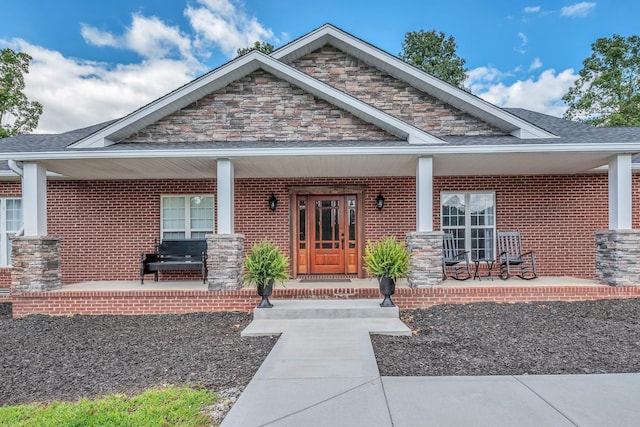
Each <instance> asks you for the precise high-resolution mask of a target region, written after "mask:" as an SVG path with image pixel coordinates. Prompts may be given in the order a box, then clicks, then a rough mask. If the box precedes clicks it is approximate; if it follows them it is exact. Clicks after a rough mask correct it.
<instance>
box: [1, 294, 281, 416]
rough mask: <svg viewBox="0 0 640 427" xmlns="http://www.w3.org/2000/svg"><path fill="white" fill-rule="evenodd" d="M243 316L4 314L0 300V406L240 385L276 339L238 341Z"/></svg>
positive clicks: (246, 319)
mask: <svg viewBox="0 0 640 427" xmlns="http://www.w3.org/2000/svg"><path fill="white" fill-rule="evenodd" d="M251 319H252V317H251V315H250V314H247V313H197V314H185V315H154V316H73V317H48V316H42V315H32V316H27V317H24V318H22V319H16V320H13V319H11V318H10V304H6V303H5V304H0V369H1V370H2V371H1V372H0V406H4V405H12V404H19V403H30V402H46V401H51V400H64V401H67V400H69V401H72V400H77V399H79V398H81V397H88V398H93V397H99V396H103V395H105V394H109V393H115V392H123V393H129V394H136V393H139V392H141V391H143V390H145V389H147V388H149V387H152V386H154V385H165V384H175V385H182V384H194V385H201V386H203V387H206V388H209V389H212V390H222V389H228V388H234V387H244V386H245V385H246V384H248V383H249V381H250V380H251V378H252V377H253V375H254V374H255V372H256V371H257V370H258V368H259V367H260V364H261V363H262V361H263V360H264V359H265V357H266V356H267V354H269V352H270V351H271V348H272V347H273V345H274V344H275V342H276V340H277V338H275V337H258V338H241V337H240V332H241V331H242V329H243V328H244V327H245V326H246V325H248V324H249V322H250V321H251Z"/></svg>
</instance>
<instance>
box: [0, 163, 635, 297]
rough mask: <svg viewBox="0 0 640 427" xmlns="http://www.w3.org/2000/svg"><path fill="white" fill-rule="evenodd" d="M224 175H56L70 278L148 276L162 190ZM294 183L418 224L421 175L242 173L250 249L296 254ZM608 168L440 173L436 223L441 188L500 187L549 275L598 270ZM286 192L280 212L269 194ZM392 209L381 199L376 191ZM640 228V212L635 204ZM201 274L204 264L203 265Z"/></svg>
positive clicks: (242, 219)
mask: <svg viewBox="0 0 640 427" xmlns="http://www.w3.org/2000/svg"><path fill="white" fill-rule="evenodd" d="M633 180H634V186H633V189H634V191H633V205H634V206H639V203H640V190H639V189H640V175H639V174H634V177H633ZM215 184H216V183H215V180H184V181H179V180H174V181H161V180H132V181H129V180H122V181H66V180H51V181H49V184H48V191H49V192H48V215H49V224H48V228H49V234H50V235H53V236H59V237H61V257H62V266H61V268H62V283H63V284H72V283H78V282H82V281H90V280H135V279H138V278H139V262H140V254H141V253H142V252H146V251H152V250H153V243H154V239H156V238H159V237H160V196H161V195H167V194H215V190H216V185H215ZM291 185H318V186H326V185H333V186H340V185H360V186H365V187H366V188H367V190H366V192H365V195H364V197H365V200H364V206H365V239H370V240H378V239H380V238H381V237H384V236H388V235H395V236H397V237H398V238H399V239H402V240H404V239H405V236H406V233H407V232H410V231H415V221H416V219H415V179H414V178H413V177H394V178H351V179H348V178H335V179H334V178H318V179H307V178H304V179H302V178H301V179H293V178H292V179H238V180H237V181H236V187H235V211H236V219H235V231H236V232H238V233H243V234H245V237H246V240H245V250H248V249H250V247H251V245H252V244H254V243H256V242H257V241H259V240H261V239H263V238H268V239H271V240H273V241H274V242H276V243H277V244H278V245H279V246H280V247H281V248H282V250H283V251H284V252H285V253H286V254H287V255H290V247H291V242H290V240H289V239H290V238H289V224H290V220H289V212H290V206H289V192H288V190H287V187H288V186H291ZM19 188H20V185H19V184H15V183H9V184H8V183H2V185H0V190H2V193H1V194H0V196H1V197H6V196H18V195H19V192H18V193H16V189H17V190H19ZM607 188H608V186H607V176H606V174H594V175H582V176H573V175H571V176H541V177H529V176H521V177H519V176H510V177H436V178H435V179H434V206H436V208H435V209H434V226H435V228H436V229H439V224H440V210H439V208H438V206H439V204H440V192H442V191H487V190H493V191H495V192H496V221H497V228H498V229H499V230H500V229H501V230H516V229H517V230H520V231H521V232H522V237H523V245H524V246H525V248H531V249H535V251H536V259H537V264H538V272H539V274H540V275H543V276H573V277H581V278H589V279H593V278H594V277H595V237H594V234H593V233H594V231H595V230H599V229H607V227H608V214H607ZM272 192H273V193H274V194H275V195H276V197H277V198H278V208H277V210H276V211H275V212H271V211H270V210H268V208H267V200H268V198H269V196H270V195H271V193H272ZM378 192H381V193H382V194H383V195H384V196H385V199H386V201H385V208H384V209H383V210H381V211H380V210H378V209H376V208H375V196H376V195H377V194H378ZM633 226H634V228H640V212H638V210H635V211H634V215H633ZM194 274H195V273H194ZM9 276H10V270H9V269H7V268H2V269H0V286H4V287H9V283H10V277H9ZM196 276H197V274H195V275H192V274H191V272H184V273H173V272H161V275H160V277H161V280H174V279H175V280H177V279H182V278H187V279H194V280H195V279H197V277H196Z"/></svg>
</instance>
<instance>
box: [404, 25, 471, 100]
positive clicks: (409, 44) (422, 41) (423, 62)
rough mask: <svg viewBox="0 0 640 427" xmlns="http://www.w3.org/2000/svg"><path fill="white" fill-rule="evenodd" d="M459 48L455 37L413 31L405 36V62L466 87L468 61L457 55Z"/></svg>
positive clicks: (431, 31) (440, 33)
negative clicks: (466, 65) (466, 64)
mask: <svg viewBox="0 0 640 427" xmlns="http://www.w3.org/2000/svg"><path fill="white" fill-rule="evenodd" d="M457 49H458V46H457V45H456V41H455V39H454V38H453V36H449V37H446V36H445V34H444V33H443V32H436V31H435V30H430V31H424V30H420V31H412V32H408V33H406V34H405V36H404V41H403V42H402V52H400V54H399V57H400V59H402V60H403V61H406V62H408V63H409V64H411V65H413V66H415V67H418V68H420V69H421V70H423V71H425V72H427V73H429V74H432V75H434V76H436V77H438V78H439V79H441V80H444V81H445V82H448V83H450V84H452V85H454V86H458V87H460V88H463V87H464V81H465V79H466V77H467V69H466V68H465V63H466V61H465V60H464V59H463V58H461V57H459V56H458V54H457V52H456V51H457Z"/></svg>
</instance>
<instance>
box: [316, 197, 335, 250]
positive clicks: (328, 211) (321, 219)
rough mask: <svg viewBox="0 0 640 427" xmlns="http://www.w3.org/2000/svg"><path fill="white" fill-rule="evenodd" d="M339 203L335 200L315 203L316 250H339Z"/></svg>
mask: <svg viewBox="0 0 640 427" xmlns="http://www.w3.org/2000/svg"><path fill="white" fill-rule="evenodd" d="M339 208H340V203H339V202H338V201H337V200H322V201H316V204H315V209H316V223H315V231H316V248H321V249H339V248H340V213H339V212H340V209H339Z"/></svg>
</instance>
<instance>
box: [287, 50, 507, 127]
mask: <svg viewBox="0 0 640 427" xmlns="http://www.w3.org/2000/svg"><path fill="white" fill-rule="evenodd" d="M291 65H292V66H293V67H294V68H296V69H298V70H300V71H302V72H304V73H306V74H308V75H310V76H312V77H314V78H316V79H318V80H321V81H323V82H325V83H327V84H329V85H331V86H333V87H335V88H336V89H339V90H342V91H345V92H347V93H349V94H351V95H353V96H354V97H356V98H358V99H360V100H361V101H364V102H367V103H369V104H371V105H373V106H374V107H376V108H378V109H380V110H382V111H384V112H386V113H388V114H390V115H392V116H394V117H397V118H398V119H400V120H403V121H405V122H407V123H410V124H412V125H414V126H415V127H417V128H419V129H422V130H424V131H427V132H429V133H431V134H433V135H436V136H445V135H468V136H471V135H504V134H505V132H504V131H501V130H500V129H497V128H495V127H493V126H491V125H488V124H486V123H484V122H482V121H480V120H478V119H476V118H475V117H473V116H471V115H469V114H467V113H464V112H462V111H460V110H458V109H456V108H453V107H451V106H449V105H447V104H445V103H444V102H442V101H440V100H438V99H436V98H434V97H432V96H430V95H427V94H425V93H423V92H420V91H419V90H417V89H416V88H414V87H412V86H409V85H408V84H406V83H404V82H402V81H400V80H397V79H395V78H394V77H391V76H390V75H388V74H386V73H384V72H383V71H380V70H378V69H377V68H374V67H372V66H371V65H369V64H367V63H365V62H364V61H362V60H360V59H357V58H355V57H353V56H351V55H348V54H346V53H344V52H341V51H339V50H338V49H336V48H334V47H332V46H329V45H326V46H324V47H322V48H320V49H318V50H316V51H314V52H311V53H310V54H308V55H306V56H304V57H302V58H300V59H298V60H296V61H294V62H293V63H292V64H291Z"/></svg>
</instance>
